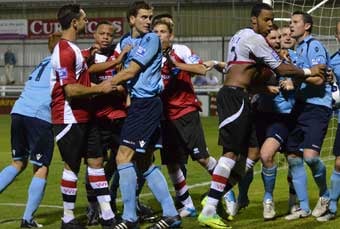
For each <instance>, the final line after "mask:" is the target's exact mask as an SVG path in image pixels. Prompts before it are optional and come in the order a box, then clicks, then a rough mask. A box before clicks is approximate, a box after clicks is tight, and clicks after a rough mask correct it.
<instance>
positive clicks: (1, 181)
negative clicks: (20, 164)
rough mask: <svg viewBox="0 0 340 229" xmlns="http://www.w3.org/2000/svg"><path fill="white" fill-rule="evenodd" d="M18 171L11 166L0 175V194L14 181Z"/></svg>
mask: <svg viewBox="0 0 340 229" xmlns="http://www.w3.org/2000/svg"><path fill="white" fill-rule="evenodd" d="M18 173H19V171H18V170H17V169H16V168H15V167H14V166H13V165H9V166H7V167H6V168H4V169H3V170H2V171H1V173H0V193H1V192H2V191H3V190H5V188H6V187H7V186H8V185H9V184H10V183H11V182H12V181H13V180H14V178H15V177H16V176H17V175H18Z"/></svg>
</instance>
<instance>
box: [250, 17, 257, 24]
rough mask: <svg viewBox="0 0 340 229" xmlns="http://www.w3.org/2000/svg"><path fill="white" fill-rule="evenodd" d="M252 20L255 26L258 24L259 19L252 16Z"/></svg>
mask: <svg viewBox="0 0 340 229" xmlns="http://www.w3.org/2000/svg"><path fill="white" fill-rule="evenodd" d="M250 20H251V24H252V25H253V26H254V25H256V24H257V17H255V16H252V17H251V18H250Z"/></svg>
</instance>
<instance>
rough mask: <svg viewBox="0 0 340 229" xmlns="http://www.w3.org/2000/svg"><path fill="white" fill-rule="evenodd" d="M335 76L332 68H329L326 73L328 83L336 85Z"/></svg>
mask: <svg viewBox="0 0 340 229" xmlns="http://www.w3.org/2000/svg"><path fill="white" fill-rule="evenodd" d="M334 79H335V75H334V72H333V70H332V69H331V68H328V69H327V71H326V82H329V83H331V84H333V83H334Z"/></svg>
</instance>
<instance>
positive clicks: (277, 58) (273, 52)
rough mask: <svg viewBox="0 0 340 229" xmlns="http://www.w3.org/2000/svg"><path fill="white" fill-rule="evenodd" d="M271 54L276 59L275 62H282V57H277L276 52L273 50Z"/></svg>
mask: <svg viewBox="0 0 340 229" xmlns="http://www.w3.org/2000/svg"><path fill="white" fill-rule="evenodd" d="M271 54H272V56H273V57H274V58H275V60H277V61H279V60H280V57H279V55H277V53H276V51H275V50H273V51H272V53H271Z"/></svg>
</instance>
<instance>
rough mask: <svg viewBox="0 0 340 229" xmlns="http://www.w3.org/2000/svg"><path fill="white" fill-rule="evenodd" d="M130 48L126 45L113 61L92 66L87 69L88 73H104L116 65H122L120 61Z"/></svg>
mask: <svg viewBox="0 0 340 229" xmlns="http://www.w3.org/2000/svg"><path fill="white" fill-rule="evenodd" d="M131 47H132V46H131V45H126V46H125V47H124V49H123V50H122V52H121V53H120V54H119V56H118V57H117V58H116V59H114V60H110V61H106V62H103V63H98V64H92V65H91V66H90V68H89V72H90V73H98V72H104V71H106V70H107V69H110V68H113V67H115V66H116V65H118V64H120V63H122V60H123V58H124V56H125V54H126V53H128V52H129V51H130V50H131Z"/></svg>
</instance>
